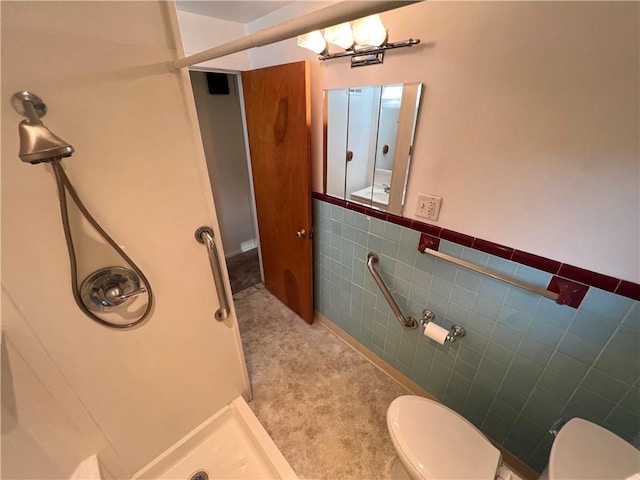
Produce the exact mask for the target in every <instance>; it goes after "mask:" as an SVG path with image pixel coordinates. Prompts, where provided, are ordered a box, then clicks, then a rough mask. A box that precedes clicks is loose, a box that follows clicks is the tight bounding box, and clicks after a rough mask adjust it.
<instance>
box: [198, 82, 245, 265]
mask: <svg viewBox="0 0 640 480" xmlns="http://www.w3.org/2000/svg"><path fill="white" fill-rule="evenodd" d="M189 75H190V77H191V84H192V86H193V93H194V96H195V100H196V109H197V111H198V123H199V124H200V131H201V135H202V144H203V146H204V151H205V154H206V156H207V167H208V170H209V180H210V181H211V188H212V190H213V194H214V198H215V200H216V209H217V213H218V220H219V222H220V230H221V231H222V241H223V243H224V248H225V256H227V257H230V256H233V255H238V254H239V253H242V248H241V246H242V244H243V243H244V242H249V243H253V244H255V242H256V237H255V234H254V232H253V217H252V213H251V197H252V195H253V194H252V192H251V190H250V188H249V170H248V166H247V154H246V151H245V143H244V129H243V123H242V111H241V110H240V98H239V92H238V82H237V79H236V77H235V76H234V75H229V76H228V80H229V95H210V94H209V91H208V88H207V79H206V74H205V73H204V72H190V74H189Z"/></svg>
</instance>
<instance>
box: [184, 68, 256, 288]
mask: <svg viewBox="0 0 640 480" xmlns="http://www.w3.org/2000/svg"><path fill="white" fill-rule="evenodd" d="M188 71H190V72H191V71H193V72H203V73H207V72H210V73H224V74H226V75H233V76H234V77H235V79H236V82H237V85H238V97H239V98H238V100H239V104H240V113H241V117H242V136H243V139H244V148H245V152H246V155H245V160H246V164H247V172H248V173H249V193H250V194H251V195H249V205H250V209H251V222H252V224H253V225H252V226H253V231H254V234H255V237H256V245H257V248H258V263H259V265H260V279H261V280H262V282H264V267H263V265H262V243H261V240H260V229H259V228H258V213H257V209H256V195H255V189H254V186H253V169H252V167H251V151H250V150H249V137H248V135H247V115H246V113H245V105H244V90H243V88H242V72H239V71H236V70H225V69H218V68H210V67H198V66H193V67H188ZM210 188H211V187H210ZM211 194H212V196H214V198H215V195H214V192H213V189H211Z"/></svg>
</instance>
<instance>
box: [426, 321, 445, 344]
mask: <svg viewBox="0 0 640 480" xmlns="http://www.w3.org/2000/svg"><path fill="white" fill-rule="evenodd" d="M447 335H449V330H446V329H444V328H442V327H441V326H440V325H436V324H435V323H433V322H429V323H427V325H426V326H425V327H424V336H425V337H427V338H430V339H431V340H433V341H435V342H438V343H439V344H440V345H444V342H446V341H447Z"/></svg>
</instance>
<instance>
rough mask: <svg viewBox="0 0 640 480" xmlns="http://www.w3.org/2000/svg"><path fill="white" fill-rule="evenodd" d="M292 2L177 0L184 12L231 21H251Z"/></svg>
mask: <svg viewBox="0 0 640 480" xmlns="http://www.w3.org/2000/svg"><path fill="white" fill-rule="evenodd" d="M291 3H294V2H293V1H275V0H263V1H251V0H235V1H226V2H223V1H217V0H177V1H176V7H177V9H178V10H181V11H183V12H189V13H196V14H198V15H205V16H207V17H214V18H219V19H222V20H228V21H230V22H237V23H249V22H251V21H253V20H255V19H257V18H260V17H263V16H265V15H267V14H268V13H271V12H273V11H274V10H278V9H279V8H282V7H284V6H286V5H289V4H291Z"/></svg>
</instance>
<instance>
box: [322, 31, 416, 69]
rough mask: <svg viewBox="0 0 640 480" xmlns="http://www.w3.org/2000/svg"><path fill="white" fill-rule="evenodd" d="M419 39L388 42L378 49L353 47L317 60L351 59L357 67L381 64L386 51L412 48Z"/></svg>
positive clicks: (352, 64)
mask: <svg viewBox="0 0 640 480" xmlns="http://www.w3.org/2000/svg"><path fill="white" fill-rule="evenodd" d="M419 43H420V39H417V38H410V39H409V40H404V41H401V42H388V43H385V44H384V45H380V46H379V47H358V46H355V47H353V48H351V49H349V50H345V51H344V52H337V53H325V54H323V55H318V60H333V59H334V58H342V57H352V58H351V66H352V67H359V66H362V65H370V64H372V63H382V55H383V54H384V52H385V51H387V50H393V49H395V48H404V47H413V46H414V45H418V44H419Z"/></svg>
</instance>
